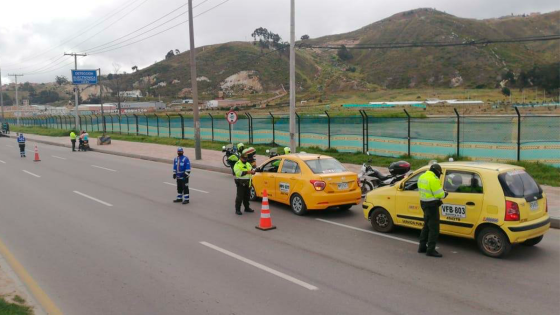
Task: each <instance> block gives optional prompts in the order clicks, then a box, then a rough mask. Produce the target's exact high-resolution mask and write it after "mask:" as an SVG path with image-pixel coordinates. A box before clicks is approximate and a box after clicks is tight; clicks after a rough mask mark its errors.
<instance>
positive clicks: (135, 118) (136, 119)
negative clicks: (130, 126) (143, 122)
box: [132, 114, 139, 135]
mask: <svg viewBox="0 0 560 315" xmlns="http://www.w3.org/2000/svg"><path fill="white" fill-rule="evenodd" d="M132 116H134V120H135V121H136V135H138V129H139V128H138V116H136V114H132Z"/></svg>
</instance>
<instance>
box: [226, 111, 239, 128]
mask: <svg viewBox="0 0 560 315" xmlns="http://www.w3.org/2000/svg"><path fill="white" fill-rule="evenodd" d="M226 120H227V121H228V123H229V124H230V125H233V124H235V123H236V122H237V113H236V112H234V111H232V110H230V111H229V112H227V114H226Z"/></svg>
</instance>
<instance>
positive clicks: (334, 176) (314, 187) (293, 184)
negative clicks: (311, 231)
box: [251, 153, 362, 215]
mask: <svg viewBox="0 0 560 315" xmlns="http://www.w3.org/2000/svg"><path fill="white" fill-rule="evenodd" d="M256 171H257V173H256V174H255V175H254V176H253V180H252V183H253V184H252V187H251V199H252V200H256V199H257V198H259V197H262V195H263V190H265V189H266V190H267V193H268V199H270V200H274V201H277V202H281V203H284V204H288V205H290V206H291V207H292V211H293V212H294V213H295V214H297V215H304V214H306V213H307V211H308V210H323V209H327V208H339V209H342V210H348V209H350V208H351V207H352V206H353V205H357V204H358V203H360V201H361V199H362V198H361V189H360V186H359V182H358V174H356V173H354V172H349V171H347V170H346V169H345V168H344V166H343V165H342V164H340V162H338V160H336V159H335V158H332V157H330V156H326V155H317V154H305V153H299V154H288V155H282V156H276V157H273V158H271V159H269V160H267V161H266V162H264V163H263V164H262V165H261V166H259V167H257V169H256Z"/></svg>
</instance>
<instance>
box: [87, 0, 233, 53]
mask: <svg viewBox="0 0 560 315" xmlns="http://www.w3.org/2000/svg"><path fill="white" fill-rule="evenodd" d="M207 1H209V0H205V1H203V2H202V3H199V4H198V5H196V6H195V7H194V8H197V7H198V6H201V5H202V4H204V3H206V2H207ZM228 1H229V0H226V1H224V2H222V3H221V4H224V3H225V2H228ZM218 6H219V5H217V6H215V7H213V8H216V7H218ZM213 8H211V9H213ZM188 12H189V11H188V10H187V11H185V12H183V13H181V14H179V15H177V16H176V17H174V18H171V19H169V20H167V21H165V22H163V23H161V24H159V25H158V26H155V27H152V28H151V29H149V30H147V31H145V32H142V33H140V34H138V35H135V36H133V37H131V38H128V39H125V40H123V41H121V42H119V43H115V44H112V45H108V46H106V47H104V48H99V49H93V50H85V51H86V52H88V53H89V54H90V55H97V54H100V53H104V52H108V51H112V50H116V49H120V48H123V47H127V46H130V45H132V44H136V43H139V42H141V41H143V40H146V39H148V38H152V37H154V36H156V35H159V34H161V33H164V32H167V31H169V30H171V29H173V28H175V27H177V26H179V25H182V24H185V23H188V21H189V20H186V21H184V22H181V23H178V24H175V25H174V26H172V27H170V28H167V29H165V30H163V31H160V32H158V33H155V34H152V35H150V36H148V37H145V38H143V39H141V40H138V41H135V42H132V43H130V44H127V45H124V46H121V47H117V46H119V45H122V44H124V43H126V42H128V41H131V40H133V39H135V38H138V37H140V36H142V35H145V34H148V33H150V32H151V31H153V30H155V29H158V28H160V27H161V26H163V25H165V24H168V23H169V22H171V21H173V20H176V19H178V18H179V17H181V16H183V15H185V14H187V13H188ZM204 13H205V12H204ZM167 15H169V14H167ZM167 15H166V16H167ZM164 17H165V16H164ZM160 19H161V18H160ZM154 22H156V21H153V22H151V23H150V24H153V23H154ZM150 24H148V25H150ZM145 27H146V26H144V27H142V28H145ZM142 28H140V29H142ZM140 29H138V30H140ZM138 30H136V31H134V32H132V33H135V32H137V31H138ZM132 33H129V35H130V34H132ZM126 36H128V35H125V36H123V37H126ZM121 38H122V37H121ZM116 40H118V39H116ZM116 40H113V41H111V42H114V41H116ZM109 43H110V42H109ZM109 43H106V44H109ZM106 44H103V45H100V46H105V45H106ZM100 46H97V47H100ZM111 47H117V48H114V49H108V48H111Z"/></svg>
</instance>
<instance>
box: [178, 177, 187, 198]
mask: <svg viewBox="0 0 560 315" xmlns="http://www.w3.org/2000/svg"><path fill="white" fill-rule="evenodd" d="M179 199H182V200H189V178H188V177H183V178H179V177H177V200H179Z"/></svg>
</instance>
